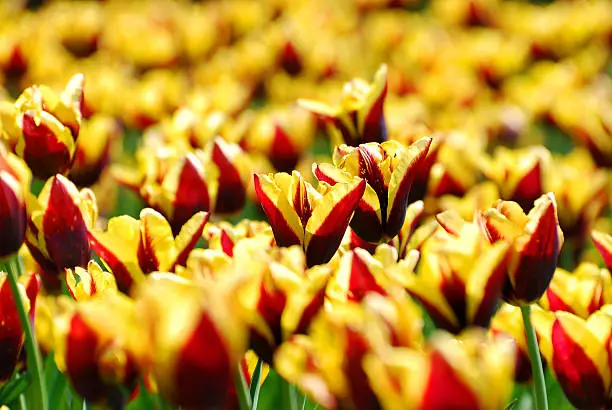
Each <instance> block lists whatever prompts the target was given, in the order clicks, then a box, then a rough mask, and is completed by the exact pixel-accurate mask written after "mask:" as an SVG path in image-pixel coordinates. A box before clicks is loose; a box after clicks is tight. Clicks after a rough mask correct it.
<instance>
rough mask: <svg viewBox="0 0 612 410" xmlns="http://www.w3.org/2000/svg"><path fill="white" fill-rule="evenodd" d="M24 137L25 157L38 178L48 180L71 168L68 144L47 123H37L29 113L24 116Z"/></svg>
mask: <svg viewBox="0 0 612 410" xmlns="http://www.w3.org/2000/svg"><path fill="white" fill-rule="evenodd" d="M23 138H24V140H25V149H24V152H23V159H24V160H25V162H26V163H27V164H28V166H29V167H30V169H31V170H32V173H33V174H34V176H36V177H37V178H39V179H43V180H46V179H47V178H49V177H51V176H53V175H55V174H57V173H60V174H63V173H64V172H66V171H67V170H68V169H69V168H70V165H71V155H70V151H69V150H68V148H67V147H66V145H64V144H62V143H61V142H60V141H59V140H58V138H57V136H56V135H55V134H54V133H53V132H52V131H51V130H50V129H49V128H48V127H47V126H46V125H45V124H43V123H41V124H40V125H36V123H35V122H34V117H32V115H31V114H29V113H26V114H24V116H23Z"/></svg>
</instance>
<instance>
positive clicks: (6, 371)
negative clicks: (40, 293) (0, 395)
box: [0, 272, 30, 386]
mask: <svg viewBox="0 0 612 410" xmlns="http://www.w3.org/2000/svg"><path fill="white" fill-rule="evenodd" d="M17 286H18V288H19V292H20V293H21V299H22V300H23V301H25V302H26V306H24V308H25V309H26V310H30V303H29V299H28V297H27V295H26V289H25V287H24V286H23V285H22V284H21V283H19V284H18V285H17ZM23 341H24V335H23V330H22V328H21V323H20V322H19V314H18V313H17V307H16V305H15V299H14V298H13V293H12V292H11V287H10V285H9V281H8V278H7V274H6V273H5V272H0V386H1V385H3V384H4V383H6V382H7V381H8V380H9V379H10V378H11V376H12V375H13V371H14V370H15V367H16V366H17V362H18V361H19V355H20V353H21V348H22V346H23Z"/></svg>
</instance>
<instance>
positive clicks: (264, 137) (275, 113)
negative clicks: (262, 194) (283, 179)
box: [244, 108, 316, 172]
mask: <svg viewBox="0 0 612 410" xmlns="http://www.w3.org/2000/svg"><path fill="white" fill-rule="evenodd" d="M315 131H316V129H315V122H314V121H313V118H312V116H310V115H309V114H308V113H307V112H305V111H303V110H300V109H298V108H293V109H288V108H284V109H272V110H267V111H264V112H263V113H261V114H260V115H258V116H257V118H256V119H255V121H254V124H253V125H252V128H251V130H250V132H249V134H248V135H247V138H246V140H245V144H244V145H245V147H246V149H247V150H248V151H256V152H261V153H263V154H265V155H266V156H267V157H268V158H269V159H270V162H271V163H272V165H273V166H274V168H275V169H276V170H278V171H281V172H291V170H293V169H294V168H295V167H296V166H297V164H298V161H299V159H300V157H302V156H303V155H304V154H305V153H306V151H307V150H308V149H309V148H310V145H312V143H313V140H314V138H315Z"/></svg>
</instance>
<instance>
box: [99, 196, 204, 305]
mask: <svg viewBox="0 0 612 410" xmlns="http://www.w3.org/2000/svg"><path fill="white" fill-rule="evenodd" d="M208 217H209V214H208V213H207V212H198V213H196V214H195V215H193V216H192V217H191V218H190V219H189V220H188V221H187V222H186V223H185V224H184V225H183V226H182V227H181V230H180V232H179V233H178V235H177V236H176V237H174V235H173V234H172V229H171V228H170V224H169V223H168V221H167V220H166V219H165V218H164V217H163V216H162V215H161V214H160V213H159V212H157V211H155V210H153V209H150V208H145V209H143V210H142V211H141V212H140V220H137V219H134V218H132V217H130V216H128V215H122V216H118V217H115V218H111V220H110V221H109V222H108V227H107V229H106V231H101V230H90V231H89V242H90V244H91V247H92V248H93V250H94V251H95V252H96V253H97V254H98V255H99V256H100V259H101V260H102V261H103V262H104V264H105V265H106V266H107V267H108V268H109V269H110V271H111V272H112V274H113V276H114V277H115V280H116V282H117V286H118V288H119V290H121V291H122V292H124V293H129V292H130V289H131V288H132V286H133V284H134V283H135V282H140V281H142V280H143V279H144V275H145V274H149V273H151V272H155V271H162V272H173V271H174V270H175V269H176V266H177V265H184V264H185V263H186V262H187V257H188V256H189V252H191V250H192V249H193V248H194V247H195V246H196V244H197V242H198V240H199V239H200V237H201V235H202V232H203V231H204V225H206V222H207V221H208Z"/></svg>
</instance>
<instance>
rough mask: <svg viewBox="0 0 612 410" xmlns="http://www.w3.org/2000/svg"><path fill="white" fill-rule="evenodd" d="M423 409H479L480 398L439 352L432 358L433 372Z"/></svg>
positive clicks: (430, 374)
mask: <svg viewBox="0 0 612 410" xmlns="http://www.w3.org/2000/svg"><path fill="white" fill-rule="evenodd" d="M421 408H422V409H427V410H445V409H451V408H452V409H474V410H476V409H479V408H480V405H479V402H478V398H477V397H476V395H475V394H474V392H473V391H472V390H470V388H469V387H468V386H466V385H465V383H464V382H463V381H462V380H461V378H460V377H459V376H458V375H457V374H456V373H455V369H453V368H452V367H451V366H450V365H449V364H448V363H447V362H446V359H445V358H444V356H442V355H441V354H440V353H439V352H433V353H432V356H431V371H430V373H429V379H428V383H427V388H426V390H425V394H424V395H423V400H422V401H421Z"/></svg>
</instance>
